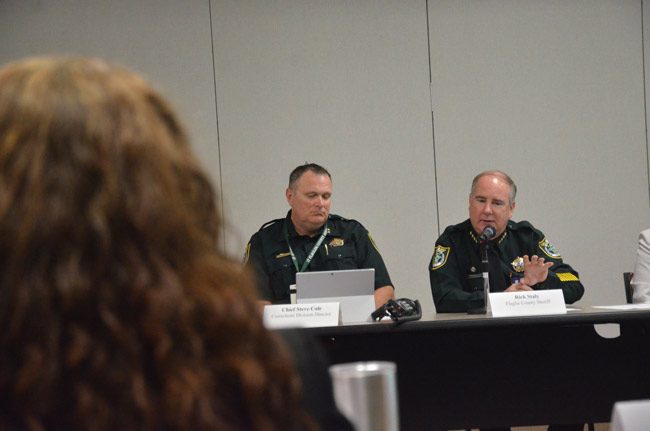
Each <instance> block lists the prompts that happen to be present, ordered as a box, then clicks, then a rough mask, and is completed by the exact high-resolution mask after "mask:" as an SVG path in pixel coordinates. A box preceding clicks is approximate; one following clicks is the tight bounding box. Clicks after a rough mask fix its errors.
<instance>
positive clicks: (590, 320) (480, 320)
mask: <svg viewBox="0 0 650 431" xmlns="http://www.w3.org/2000/svg"><path fill="white" fill-rule="evenodd" d="M645 320H650V309H647V310H641V309H629V310H616V309H604V308H596V307H572V309H571V310H570V311H567V314H555V315H544V316H516V317H492V316H488V315H485V314H467V313H432V314H430V315H424V316H422V319H420V320H418V321H415V322H404V323H402V324H395V323H394V322H392V321H391V320H390V319H389V318H387V317H386V318H384V319H383V320H382V321H380V322H370V323H360V324H347V325H340V326H330V327H320V328H304V329H303V330H304V331H308V332H310V333H312V334H314V335H337V334H349V333H356V334H369V333H383V332H395V331H397V332H401V331H408V332H410V331H430V330H446V329H456V328H478V327H482V328H491V327H501V326H512V325H517V326H526V325H553V326H556V325H562V324H602V323H622V322H631V321H645Z"/></svg>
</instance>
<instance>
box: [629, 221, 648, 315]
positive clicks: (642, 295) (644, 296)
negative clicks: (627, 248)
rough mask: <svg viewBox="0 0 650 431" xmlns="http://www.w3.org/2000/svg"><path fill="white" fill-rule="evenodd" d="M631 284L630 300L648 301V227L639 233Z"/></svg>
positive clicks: (636, 301)
mask: <svg viewBox="0 0 650 431" xmlns="http://www.w3.org/2000/svg"><path fill="white" fill-rule="evenodd" d="M630 284H631V285H632V289H633V293H632V302H634V303H641V302H650V229H646V230H644V231H643V232H641V233H640V234H639V245H638V247H637V250H636V263H635V265H634V276H633V277H632V281H631V283H630Z"/></svg>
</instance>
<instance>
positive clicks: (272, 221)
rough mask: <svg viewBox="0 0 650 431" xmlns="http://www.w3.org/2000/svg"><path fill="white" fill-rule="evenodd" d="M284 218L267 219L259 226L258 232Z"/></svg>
mask: <svg viewBox="0 0 650 431" xmlns="http://www.w3.org/2000/svg"><path fill="white" fill-rule="evenodd" d="M282 220H284V218H276V219H275V220H271V221H267V222H266V223H264V224H263V225H262V227H261V228H259V230H258V232H261V231H262V230H264V229H266V228H267V227H269V226H271V225H273V224H275V223H277V222H281V221H282Z"/></svg>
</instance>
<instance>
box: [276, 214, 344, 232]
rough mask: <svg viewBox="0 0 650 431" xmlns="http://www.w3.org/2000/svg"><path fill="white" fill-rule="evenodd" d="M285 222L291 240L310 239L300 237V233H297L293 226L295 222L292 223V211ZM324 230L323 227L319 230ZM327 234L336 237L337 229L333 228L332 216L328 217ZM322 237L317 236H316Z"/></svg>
mask: <svg viewBox="0 0 650 431" xmlns="http://www.w3.org/2000/svg"><path fill="white" fill-rule="evenodd" d="M284 222H285V223H286V224H287V236H288V237H289V238H297V237H305V238H310V237H309V236H307V235H299V234H298V232H296V227H295V226H294V225H293V221H291V210H289V211H288V212H287V217H286V218H285V220H284ZM321 230H322V226H321V228H320V230H319V232H320V231H321ZM327 234H328V235H330V234H332V235H335V227H334V226H332V221H331V214H330V216H328V217H327ZM318 235H320V233H319V234H317V235H316V236H318Z"/></svg>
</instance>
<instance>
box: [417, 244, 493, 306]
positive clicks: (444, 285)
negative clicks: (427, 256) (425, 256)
mask: <svg viewBox="0 0 650 431" xmlns="http://www.w3.org/2000/svg"><path fill="white" fill-rule="evenodd" d="M457 254H458V250H456V247H455V246H454V245H453V244H451V243H449V242H446V241H445V240H444V239H443V238H441V239H439V240H438V242H436V246H435V249H434V252H433V257H432V258H431V261H430V262H429V279H430V282H431V294H432V295H433V302H434V304H435V306H436V312H438V313H463V312H466V311H467V310H468V309H470V308H479V307H482V306H483V305H484V304H485V301H484V298H483V292H482V291H478V292H467V291H465V290H464V289H463V285H462V284H461V283H462V282H461V280H463V279H464V277H466V275H465V274H463V273H462V271H461V270H460V268H459V265H458V261H457V257H456V256H457Z"/></svg>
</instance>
